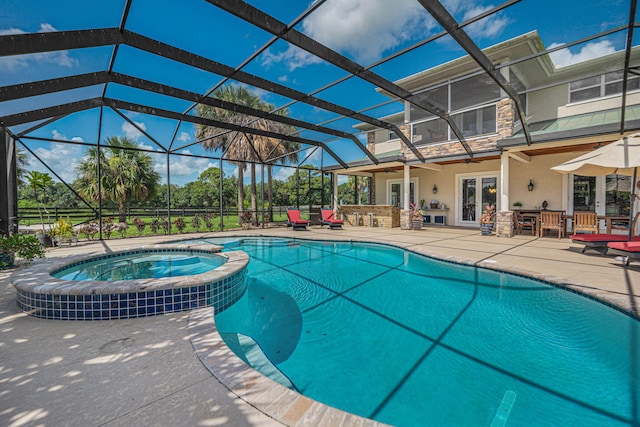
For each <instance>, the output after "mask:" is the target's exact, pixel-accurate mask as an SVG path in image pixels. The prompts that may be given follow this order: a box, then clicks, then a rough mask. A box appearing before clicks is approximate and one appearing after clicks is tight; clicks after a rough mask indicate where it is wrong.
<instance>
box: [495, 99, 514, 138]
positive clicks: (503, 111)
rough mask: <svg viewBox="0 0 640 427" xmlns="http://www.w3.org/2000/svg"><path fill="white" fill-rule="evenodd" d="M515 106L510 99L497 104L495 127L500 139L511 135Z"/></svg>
mask: <svg viewBox="0 0 640 427" xmlns="http://www.w3.org/2000/svg"><path fill="white" fill-rule="evenodd" d="M514 114H515V105H514V103H513V101H512V100H511V98H506V99H502V100H500V101H499V102H498V111H497V117H496V126H497V131H498V134H499V135H500V139H502V138H508V137H510V136H511V135H513V121H514Z"/></svg>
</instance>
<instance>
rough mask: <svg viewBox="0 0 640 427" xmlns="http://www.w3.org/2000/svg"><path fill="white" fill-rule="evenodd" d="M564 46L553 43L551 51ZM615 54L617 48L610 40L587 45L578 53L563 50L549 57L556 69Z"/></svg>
mask: <svg viewBox="0 0 640 427" xmlns="http://www.w3.org/2000/svg"><path fill="white" fill-rule="evenodd" d="M558 46H562V43H551V44H550V45H549V49H553V48H554V47H558ZM613 52H615V48H614V47H613V45H612V44H611V42H610V41H609V40H602V41H599V42H592V43H587V44H585V45H584V46H582V47H581V48H580V50H579V51H578V52H575V53H574V52H571V51H570V50H569V48H567V49H561V50H558V51H556V52H553V53H550V54H549V56H550V57H551V60H552V61H553V63H554V64H555V66H556V68H562V67H566V66H568V65H573V64H577V63H578V62H583V61H588V60H590V59H593V58H597V57H600V56H604V55H608V54H610V53H613Z"/></svg>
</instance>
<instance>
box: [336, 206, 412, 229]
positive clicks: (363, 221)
mask: <svg viewBox="0 0 640 427" xmlns="http://www.w3.org/2000/svg"><path fill="white" fill-rule="evenodd" d="M338 218H342V219H344V222H345V223H346V224H349V225H353V226H364V227H371V226H373V227H384V228H393V227H400V208H399V207H397V206H392V205H342V206H340V208H339V209H338ZM356 221H357V222H356Z"/></svg>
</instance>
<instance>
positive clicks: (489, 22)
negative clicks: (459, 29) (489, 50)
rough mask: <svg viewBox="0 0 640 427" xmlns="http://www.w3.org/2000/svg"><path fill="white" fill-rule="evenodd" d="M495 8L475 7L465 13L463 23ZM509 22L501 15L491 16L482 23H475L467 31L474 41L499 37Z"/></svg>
mask: <svg viewBox="0 0 640 427" xmlns="http://www.w3.org/2000/svg"><path fill="white" fill-rule="evenodd" d="M491 8H493V6H485V7H483V6H475V7H471V8H470V9H468V10H467V11H465V12H464V16H463V19H462V20H463V21H466V20H467V19H471V18H473V17H474V16H478V15H480V14H481V13H483V12H486V11H487V10H489V9H491ZM508 22H509V20H508V19H507V18H505V17H504V15H502V14H500V13H496V14H493V15H490V16H488V17H486V18H483V19H481V20H480V21H477V22H474V23H473V24H471V25H468V26H466V27H465V31H466V32H467V34H469V36H470V37H471V38H473V39H482V38H485V39H487V38H492V37H495V36H497V35H499V34H500V33H501V32H502V31H503V30H504V29H505V28H506V27H507V24H508Z"/></svg>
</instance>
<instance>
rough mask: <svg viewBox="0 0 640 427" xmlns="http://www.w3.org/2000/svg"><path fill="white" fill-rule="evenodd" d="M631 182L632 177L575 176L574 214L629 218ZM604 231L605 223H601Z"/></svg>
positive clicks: (601, 228) (601, 229)
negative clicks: (580, 212) (581, 212)
mask: <svg viewBox="0 0 640 427" xmlns="http://www.w3.org/2000/svg"><path fill="white" fill-rule="evenodd" d="M631 180H632V178H631V177H630V176H624V175H607V176H597V177H595V176H581V175H574V176H573V192H572V194H573V199H572V202H573V212H579V211H588V212H595V213H597V214H598V215H601V216H623V217H624V216H628V215H629V207H630V203H629V199H630V195H631ZM612 222H615V220H612ZM621 223H624V224H627V223H628V221H624V220H623V221H621ZM614 225H615V224H614ZM604 230H605V227H604V221H601V222H600V231H601V232H604Z"/></svg>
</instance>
